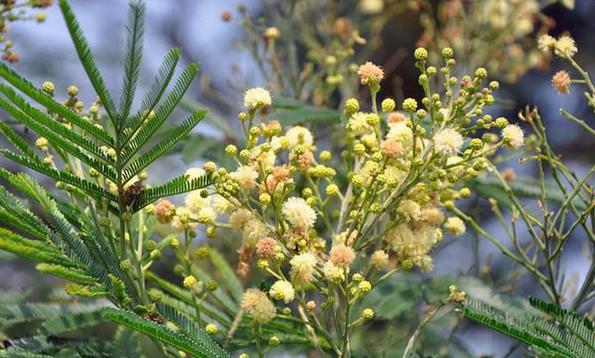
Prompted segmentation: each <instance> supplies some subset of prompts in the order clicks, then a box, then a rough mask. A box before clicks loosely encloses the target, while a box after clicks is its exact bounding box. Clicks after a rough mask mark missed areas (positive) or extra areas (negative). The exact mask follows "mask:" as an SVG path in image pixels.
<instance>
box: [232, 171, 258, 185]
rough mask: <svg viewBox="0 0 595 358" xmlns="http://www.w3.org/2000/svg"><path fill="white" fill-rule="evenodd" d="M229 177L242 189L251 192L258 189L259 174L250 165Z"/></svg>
mask: <svg viewBox="0 0 595 358" xmlns="http://www.w3.org/2000/svg"><path fill="white" fill-rule="evenodd" d="M229 176H230V177H231V178H232V179H234V180H235V181H236V182H238V184H239V185H240V187H241V188H242V189H246V190H250V189H254V188H255V187H256V180H257V179H258V172H257V171H256V170H255V169H254V168H252V167H251V166H248V165H242V166H241V167H239V168H238V169H236V170H235V171H234V172H232V173H230V174H229Z"/></svg>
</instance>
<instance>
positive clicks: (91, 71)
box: [60, 0, 121, 128]
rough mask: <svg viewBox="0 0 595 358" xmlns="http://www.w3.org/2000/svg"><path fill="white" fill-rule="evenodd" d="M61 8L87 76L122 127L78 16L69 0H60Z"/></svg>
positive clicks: (113, 121)
mask: <svg viewBox="0 0 595 358" xmlns="http://www.w3.org/2000/svg"><path fill="white" fill-rule="evenodd" d="M60 9H61V10H62V15H63V17H64V21H65V22H66V27H68V31H69V32H70V37H71V38H72V42H73V44H74V47H75V48H76V52H77V54H78V56H79V59H80V61H81V64H82V65H83V68H84V69H85V71H86V72H87V76H88V77H89V80H90V81H91V84H92V85H93V88H94V89H95V92H96V93H97V96H99V98H100V99H101V103H102V104H103V106H104V107H105V110H106V112H107V114H108V116H109V118H110V120H111V121H112V124H113V125H114V128H120V127H119V124H118V122H119V121H120V120H121V118H120V114H119V113H118V111H117V110H116V105H115V104H114V100H113V99H112V96H111V95H110V93H109V92H108V90H107V87H106V85H105V82H104V81H103V77H101V73H100V72H99V70H98V69H97V65H95V59H94V58H93V54H92V53H91V48H90V47H89V44H88V43H87V39H86V38H85V35H83V31H82V30H81V27H80V25H79V23H78V21H77V19H76V16H75V15H74V12H73V11H72V9H71V8H70V5H69V4H68V1H66V0H60Z"/></svg>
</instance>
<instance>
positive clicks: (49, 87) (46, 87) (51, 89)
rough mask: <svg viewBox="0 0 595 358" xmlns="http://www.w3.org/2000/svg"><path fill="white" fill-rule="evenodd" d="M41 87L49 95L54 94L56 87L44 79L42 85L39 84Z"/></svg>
mask: <svg viewBox="0 0 595 358" xmlns="http://www.w3.org/2000/svg"><path fill="white" fill-rule="evenodd" d="M41 89H42V90H43V91H44V92H45V93H47V94H48V95H50V96H53V95H54V91H55V89H56V86H55V85H54V84H53V83H52V82H50V81H45V82H44V83H43V84H42V85H41Z"/></svg>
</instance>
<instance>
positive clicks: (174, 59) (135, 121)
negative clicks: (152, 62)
mask: <svg viewBox="0 0 595 358" xmlns="http://www.w3.org/2000/svg"><path fill="white" fill-rule="evenodd" d="M179 60H180V50H179V49H177V48H174V49H171V50H170V51H169V52H168V53H167V54H166V55H165V58H164V59H163V62H162V63H161V66H160V67H159V71H158V72H157V76H156V77H155V79H154V80H153V83H152V84H151V87H150V89H149V91H148V92H147V94H145V96H144V97H143V99H142V101H141V105H140V108H139V110H138V111H137V113H136V114H135V115H134V117H132V118H131V120H130V121H129V123H127V124H126V127H127V130H128V132H129V133H128V136H127V137H126V140H125V142H124V144H127V143H128V140H129V139H131V138H132V137H133V136H134V135H135V134H136V132H137V131H138V129H139V128H140V126H141V124H142V123H143V122H144V121H145V120H146V119H147V116H148V115H149V114H150V113H151V111H153V109H154V108H155V107H156V106H157V104H158V103H159V101H160V100H161V97H162V96H163V93H164V92H165V90H166V89H167V86H168V85H169V83H170V81H171V79H172V77H173V76H174V73H175V71H176V66H177V65H178V61H179Z"/></svg>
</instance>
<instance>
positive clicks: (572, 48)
mask: <svg viewBox="0 0 595 358" xmlns="http://www.w3.org/2000/svg"><path fill="white" fill-rule="evenodd" d="M577 50H578V49H577V48H576V43H575V42H574V39H573V38H572V37H570V36H568V35H563V36H561V37H560V38H558V41H556V46H555V53H556V55H558V56H561V57H568V58H571V57H572V56H574V54H575V53H576V51H577Z"/></svg>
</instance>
